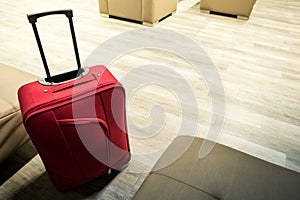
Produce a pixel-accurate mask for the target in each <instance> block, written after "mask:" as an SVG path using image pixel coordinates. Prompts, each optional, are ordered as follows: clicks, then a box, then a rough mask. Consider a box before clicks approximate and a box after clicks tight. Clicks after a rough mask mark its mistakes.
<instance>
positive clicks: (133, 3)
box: [99, 0, 177, 25]
mask: <svg viewBox="0 0 300 200" xmlns="http://www.w3.org/2000/svg"><path fill="white" fill-rule="evenodd" d="M99 7H100V13H101V14H102V15H104V16H116V17H121V18H125V19H130V20H135V21H139V22H142V23H143V24H145V25H154V24H156V23H158V22H159V20H161V19H162V18H164V17H166V16H168V15H170V14H172V13H175V12H176V8H177V0H99Z"/></svg>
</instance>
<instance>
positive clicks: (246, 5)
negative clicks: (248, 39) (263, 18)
mask: <svg viewBox="0 0 300 200" xmlns="http://www.w3.org/2000/svg"><path fill="white" fill-rule="evenodd" d="M255 2H256V0H221V1H220V0H201V1H200V9H201V10H202V11H203V10H204V11H208V12H210V11H214V12H219V13H226V14H231V15H237V16H238V17H239V18H246V19H248V18H249V16H250V14H251V11H252V8H253V6H254V4H255Z"/></svg>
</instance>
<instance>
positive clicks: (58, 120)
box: [18, 10, 130, 191]
mask: <svg viewBox="0 0 300 200" xmlns="http://www.w3.org/2000/svg"><path fill="white" fill-rule="evenodd" d="M51 14H65V15H66V16H67V17H68V19H69V23H70V29H71V33H72V39H73V44H74V49H75V54H76V60H77V65H78V69H77V70H75V71H71V72H67V73H65V74H60V75H56V76H50V73H49V69H48V66H47V62H46V59H45V56H44V52H43V49H42V45H41V42H40V38H39V35H38V32H37V28H36V25H35V23H36V21H37V18H39V17H42V16H46V15H51ZM72 16H73V14H72V11H71V10H62V11H51V12H46V13H39V14H34V15H28V19H29V21H30V23H31V24H32V26H33V29H34V33H35V36H36V39H37V43H38V46H39V49H40V53H41V56H42V60H43V63H44V67H45V70H46V73H47V78H45V79H40V80H39V81H36V82H32V83H29V84H26V85H24V86H22V87H21V88H20V89H19V91H18V96H19V102H20V107H21V111H22V116H23V123H24V125H25V127H26V129H27V131H28V133H29V135H30V138H31V140H32V142H33V144H34V145H35V147H36V149H37V151H38V152H39V154H40V156H41V158H42V160H43V163H44V165H45V167H46V170H47V172H48V174H49V176H50V178H51V180H52V182H53V183H54V185H55V186H56V187H57V189H58V190H61V191H63V190H67V189H71V188H73V187H76V186H78V185H81V184H83V183H86V182H88V181H91V180H92V179H95V178H96V177H99V176H101V175H102V174H104V173H107V172H109V171H110V169H111V168H113V169H119V168H121V167H122V166H123V165H125V164H126V163H128V162H129V160H130V151H129V141H128V135H127V127H126V114H125V91H124V88H123V87H122V85H121V84H120V83H119V82H118V81H117V80H116V79H115V77H114V76H113V75H112V74H111V73H110V72H109V71H108V69H106V68H105V67H104V66H93V67H90V68H81V67H80V60H79V54H78V50H77V44H76V38H75V33H74V28H73V23H72Z"/></svg>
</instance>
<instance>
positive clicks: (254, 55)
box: [0, 0, 300, 199]
mask: <svg viewBox="0 0 300 200" xmlns="http://www.w3.org/2000/svg"><path fill="white" fill-rule="evenodd" d="M61 8H72V9H73V11H74V26H75V29H76V34H77V41H78V46H79V50H80V57H81V60H82V61H83V62H84V61H85V59H86V58H88V56H89V55H90V54H91V52H92V51H93V50H94V49H95V48H96V47H97V46H99V45H100V44H102V43H103V42H105V41H107V40H108V39H110V38H112V37H115V36H117V35H119V34H122V33H125V32H127V31H133V30H136V29H151V27H145V26H142V25H140V24H135V23H132V22H127V21H122V20H119V19H111V18H102V17H100V15H99V12H98V4H97V1H80V0H63V1H59V0H53V1H45V0H42V1H38V0H24V1H18V2H16V1H8V0H1V6H0V16H1V17H0V52H1V53H0V62H1V63H5V64H8V65H11V66H14V67H16V68H19V69H22V70H24V71H28V72H31V73H34V74H36V75H38V76H44V71H43V69H42V67H41V60H40V57H39V53H38V50H37V45H36V43H35V40H34V36H33V33H32V29H31V26H30V24H29V23H28V21H27V18H26V14H28V13H35V12H40V11H45V10H53V9H61ZM59 19H61V18H57V17H56V16H55V17H51V18H49V20H48V21H46V20H44V19H43V20H40V23H39V25H38V26H39V29H40V30H41V38H42V40H43V41H45V45H44V46H45V52H46V54H47V58H48V60H49V66H50V67H51V66H55V67H54V68H51V69H53V73H58V72H60V71H64V70H68V69H69V66H72V65H73V66H75V64H74V63H75V62H74V59H73V58H74V56H73V52H72V46H71V40H70V36H69V33H68V27H67V23H66V21H65V20H59ZM49 24H50V25H49ZM54 27H58V28H54ZM155 28H162V29H168V30H172V31H175V32H177V33H180V34H182V35H184V36H185V37H187V38H190V39H192V40H193V41H195V42H196V43H197V44H198V45H199V46H201V47H202V48H203V49H204V50H205V51H206V52H207V54H208V56H209V57H210V58H211V60H212V61H213V63H214V64H215V66H216V67H217V69H218V72H219V74H220V77H221V79H222V82H223V85H224V89H225V97H226V98H225V99H226V104H225V105H226V114H225V122H224V125H223V131H222V134H221V136H220V138H219V142H220V143H224V144H226V145H228V146H231V147H233V148H237V149H239V150H241V151H244V152H247V153H249V154H251V155H254V156H256V157H259V158H262V159H264V160H267V161H269V162H273V163H276V164H278V165H281V166H284V167H286V168H289V169H292V170H295V171H298V172H300V1H298V0H289V1H282V0H258V1H257V2H256V4H255V6H254V9H253V12H252V14H251V16H250V18H249V20H247V21H245V20H240V19H234V18H229V17H224V16H219V15H210V14H204V13H200V9H199V1H198V0H182V1H179V3H178V10H177V12H176V14H175V15H173V16H171V17H168V18H166V19H164V20H163V21H161V22H160V23H159V24H158V25H157V26H156V27H155ZM155 28H152V29H155ZM149 40H154V41H156V42H162V43H163V42H165V41H163V40H162V39H161V38H160V37H156V38H149ZM160 40H161V41H160ZM132 42H134V41H132ZM169 45H170V46H172V45H176V41H174V43H170V44H169ZM117 48H118V46H111V49H108V50H107V53H109V52H110V51H114V50H115V49H117ZM151 63H156V64H157V63H159V64H161V65H168V66H172V68H173V69H174V70H176V71H177V72H178V73H180V74H181V75H182V76H183V77H185V78H186V81H187V82H188V83H189V84H190V86H191V87H192V89H193V91H194V92H195V96H196V99H197V103H198V109H199V116H200V117H199V120H198V121H197V123H198V128H197V131H196V135H198V136H202V137H205V136H206V134H207V131H208V128H209V126H210V123H211V117H212V116H211V115H212V111H211V106H212V103H211V94H210V91H209V89H208V88H207V86H206V83H205V81H204V79H203V78H202V77H201V76H200V75H199V74H197V73H196V71H195V69H193V67H192V66H191V65H190V64H189V63H187V62H186V61H185V60H184V59H182V58H180V57H178V56H176V55H174V54H172V53H170V52H167V51H164V49H160V50H157V49H140V50H138V51H134V52H131V53H128V54H125V55H123V56H121V57H119V58H118V59H117V60H115V61H114V62H113V63H111V65H110V66H109V67H110V69H111V71H112V72H113V73H114V75H116V77H117V78H118V79H122V77H124V76H125V75H126V73H129V72H130V71H131V70H133V69H136V68H138V67H139V66H142V65H147V64H151ZM166 78H167V77H166ZM142 79H144V77H143V76H142V75H141V76H140V77H138V80H133V81H137V82H138V81H139V80H142ZM155 104H159V105H161V106H162V107H163V108H164V109H165V112H166V121H165V123H164V126H163V127H161V128H160V129H159V132H158V133H157V134H156V135H155V136H153V137H149V138H147V139H140V138H137V137H134V136H133V135H131V137H130V141H131V147H132V151H133V153H134V154H143V153H145V154H147V153H152V152H154V151H156V150H160V149H163V148H165V147H166V146H167V145H168V144H169V143H170V141H172V139H173V138H174V137H175V136H176V133H177V131H178V129H179V128H180V123H181V106H182V105H180V102H178V99H176V97H174V94H173V93H172V92H170V91H169V90H168V89H167V88H164V87H161V86H159V85H155V84H154V85H147V86H145V87H143V88H140V89H139V90H137V91H136V92H135V95H134V96H131V98H130V102H129V105H128V107H127V109H128V110H127V111H128V112H127V113H128V117H129V120H131V121H132V122H134V124H135V125H136V126H139V127H144V126H147V125H149V124H151V122H152V120H153V119H151V117H150V114H149V109H150V108H151V106H153V105H155ZM191 120H193V119H191ZM131 128H132V126H130V127H129V132H130V129H131ZM154 129H155V127H154ZM31 162H32V163H31ZM35 163H39V158H37V157H35V158H34V159H33V160H32V161H30V162H29V163H28V164H27V165H26V167H27V168H26V169H30V168H31V169H32V168H34V167H35ZM39 170H42V172H43V170H44V169H43V168H39V167H37V169H36V170H32V173H39V174H40V173H41V171H40V172H39ZM22 173H24V169H23V172H22ZM28 176H33V177H35V178H36V175H34V174H33V175H28V174H27V175H26V176H25V178H24V177H23V176H22V175H20V174H18V173H16V175H15V176H14V177H13V178H11V179H13V180H8V182H6V183H5V184H3V185H2V186H0V194H1V192H2V193H6V194H7V193H9V192H11V193H12V192H14V191H15V190H14V189H13V188H10V187H16V185H18V184H17V183H15V182H16V181H17V178H19V179H21V180H22V183H23V184H28V183H26V180H28V181H29V180H32V179H34V178H32V179H31V178H28ZM15 179H16V180H15ZM9 181H10V182H9ZM12 182H14V184H12ZM1 190H2V191H1ZM26 192H27V193H26ZM25 193H26V194H27V195H28V191H25ZM50 196H51V195H50ZM0 199H1V196H0Z"/></svg>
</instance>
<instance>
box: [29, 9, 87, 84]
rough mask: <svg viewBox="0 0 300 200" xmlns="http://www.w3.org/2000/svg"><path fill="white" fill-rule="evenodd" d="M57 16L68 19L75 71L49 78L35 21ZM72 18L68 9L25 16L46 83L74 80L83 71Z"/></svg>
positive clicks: (71, 12)
mask: <svg viewBox="0 0 300 200" xmlns="http://www.w3.org/2000/svg"><path fill="white" fill-rule="evenodd" d="M57 14H64V15H66V17H67V18H68V19H69V25H70V31H71V36H72V41H73V46H74V52H75V57H76V62H77V70H75V71H71V72H67V73H64V74H59V75H56V76H51V75H50V71H49V67H48V64H47V60H46V57H45V53H44V50H43V47H42V43H41V39H40V36H39V34H38V30H37V27H36V22H37V19H38V18H40V17H44V16H48V15H57ZM72 17H73V11H72V10H70V9H69V10H55V11H48V12H42V13H36V14H30V15H27V18H28V20H29V22H30V23H31V25H32V28H33V32H34V35H35V38H36V42H37V45H38V48H39V50H40V54H41V58H42V61H43V64H44V68H45V71H46V75H47V78H45V81H46V82H53V83H60V82H64V81H67V80H70V79H73V78H76V77H78V76H80V74H81V73H82V72H83V71H84V70H83V69H82V68H81V63H80V58H79V53H78V47H77V42H76V36H75V31H74V25H73V21H72Z"/></svg>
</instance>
